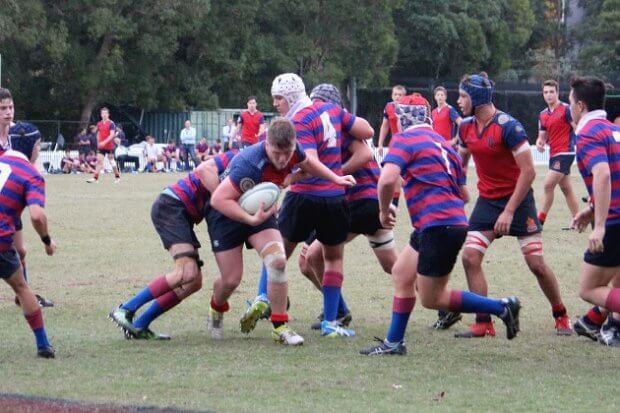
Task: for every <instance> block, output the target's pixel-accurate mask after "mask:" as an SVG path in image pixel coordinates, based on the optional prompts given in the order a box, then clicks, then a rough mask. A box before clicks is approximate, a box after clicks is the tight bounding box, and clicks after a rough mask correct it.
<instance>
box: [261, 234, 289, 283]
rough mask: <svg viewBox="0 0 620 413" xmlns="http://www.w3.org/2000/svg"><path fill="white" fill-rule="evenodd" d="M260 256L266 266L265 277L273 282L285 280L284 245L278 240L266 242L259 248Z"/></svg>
mask: <svg viewBox="0 0 620 413" xmlns="http://www.w3.org/2000/svg"><path fill="white" fill-rule="evenodd" d="M260 256H261V258H262V259H263V262H264V263H265V268H267V279H268V280H269V281H271V282H274V283H285V282H287V280H288V279H287V276H286V254H285V253H284V245H282V243H281V242H278V241H271V242H268V243H267V244H266V245H265V247H264V248H263V249H262V250H261V252H260Z"/></svg>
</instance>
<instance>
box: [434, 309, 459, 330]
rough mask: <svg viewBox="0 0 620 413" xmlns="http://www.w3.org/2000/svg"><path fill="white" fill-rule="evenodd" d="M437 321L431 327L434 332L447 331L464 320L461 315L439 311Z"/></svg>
mask: <svg viewBox="0 0 620 413" xmlns="http://www.w3.org/2000/svg"><path fill="white" fill-rule="evenodd" d="M437 316H438V318H437V321H435V323H433V324H431V325H430V328H432V329H434V330H447V329H449V328H450V327H452V326H453V325H455V324H456V323H458V322H459V321H461V320H462V319H463V316H462V315H461V313H453V312H452V311H438V312H437Z"/></svg>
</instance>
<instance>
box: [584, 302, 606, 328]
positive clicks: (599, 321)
mask: <svg viewBox="0 0 620 413" xmlns="http://www.w3.org/2000/svg"><path fill="white" fill-rule="evenodd" d="M586 318H587V319H588V321H590V322H591V323H592V324H596V325H597V326H602V325H603V323H604V322H605V316H604V315H603V314H601V309H600V308H598V307H596V306H595V307H592V308H591V309H590V310H588V313H587V314H586Z"/></svg>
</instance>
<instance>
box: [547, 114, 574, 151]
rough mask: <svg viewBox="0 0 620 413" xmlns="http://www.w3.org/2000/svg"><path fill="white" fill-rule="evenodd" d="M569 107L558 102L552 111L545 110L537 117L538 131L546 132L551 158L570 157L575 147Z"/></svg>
mask: <svg viewBox="0 0 620 413" xmlns="http://www.w3.org/2000/svg"><path fill="white" fill-rule="evenodd" d="M572 120H573V118H572V117H571V115H570V108H569V106H568V105H567V104H566V103H564V102H560V104H559V105H558V107H556V108H555V109H554V110H551V109H549V107H547V108H545V109H544V110H543V111H541V112H540V115H538V130H541V131H546V132H547V143H548V144H549V147H550V148H551V156H555V155H566V154H568V155H572V154H573V153H575V152H574V150H575V149H574V146H575V134H574V133H573V127H572V126H571V121H572Z"/></svg>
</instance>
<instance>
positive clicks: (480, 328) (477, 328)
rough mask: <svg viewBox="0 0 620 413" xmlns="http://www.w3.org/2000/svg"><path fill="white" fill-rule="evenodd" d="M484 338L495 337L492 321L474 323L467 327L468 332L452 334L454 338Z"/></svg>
mask: <svg viewBox="0 0 620 413" xmlns="http://www.w3.org/2000/svg"><path fill="white" fill-rule="evenodd" d="M486 336H489V337H495V328H494V327H493V321H489V322H483V323H474V324H472V325H470V326H469V330H467V331H461V332H458V333H455V334H454V337H456V338H482V337H486Z"/></svg>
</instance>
